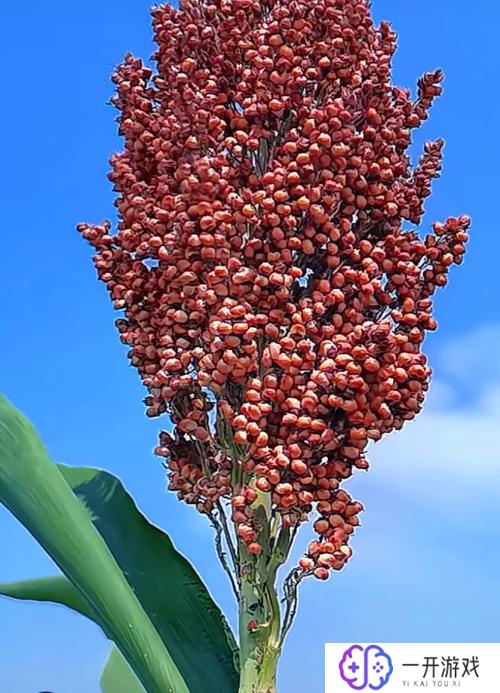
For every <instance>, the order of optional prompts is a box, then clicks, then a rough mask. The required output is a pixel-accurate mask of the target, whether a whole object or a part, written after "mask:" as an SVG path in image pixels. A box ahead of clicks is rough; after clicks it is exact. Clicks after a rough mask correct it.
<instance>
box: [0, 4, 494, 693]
mask: <svg viewBox="0 0 500 693" xmlns="http://www.w3.org/2000/svg"><path fill="white" fill-rule="evenodd" d="M148 7H149V0H119V1H118V0H106V1H105V2H97V1H96V0H87V2H85V3H61V2H60V1H59V0H44V2H43V3H42V2H39V1H38V2H37V1H35V0H23V2H19V3H18V2H12V1H11V2H9V1H8V0H0V9H1V14H2V20H3V21H2V23H1V24H2V28H1V29H0V32H1V34H2V35H1V36H0V51H1V53H2V56H1V65H2V69H3V75H4V77H3V88H2V89H3V107H2V109H1V110H0V121H1V123H0V132H1V133H2V160H3V165H2V166H1V167H0V190H1V195H2V253H1V258H2V259H1V261H0V262H1V270H0V292H1V296H2V313H3V314H2V320H1V322H0V344H1V347H0V350H1V354H2V373H1V381H0V389H1V391H3V392H5V393H6V394H7V395H8V396H9V398H10V399H11V400H12V401H13V402H14V403H15V404H16V405H17V406H19V407H20V408H21V409H22V410H24V412H25V413H26V414H27V415H28V416H29V417H30V418H31V419H32V420H33V422H34V423H35V424H36V426H37V427H38V429H39V431H40V433H41V435H42V437H43V439H44V440H45V443H46V445H47V446H48V448H49V449H50V451H51V453H52V455H53V457H54V458H55V459H56V460H58V461H64V462H66V463H69V464H76V465H94V466H100V467H105V468H107V469H110V470H112V471H113V472H115V473H117V474H119V475H120V476H121V478H122V479H123V480H124V481H125V483H126V485H127V486H128V488H129V489H130V490H131V491H132V492H133V494H134V495H135V497H136V498H137V500H138V503H139V505H140V506H141V508H142V509H143V510H144V511H145V512H146V513H147V514H148V515H149V517H151V518H152V520H153V521H155V522H157V523H158V524H160V525H161V526H163V527H164V528H166V529H167V530H168V531H169V532H170V533H171V535H172V537H173V539H174V540H175V542H176V544H177V546H178V547H179V548H180V549H181V550H182V551H183V552H185V553H186V554H187V555H188V556H189V557H190V558H191V559H192V561H193V562H194V563H195V564H196V566H197V568H198V570H199V571H200V572H201V574H202V575H203V577H204V578H205V579H206V581H207V582H208V584H209V586H210V588H211V590H212V592H213V594H214V596H215V598H216V599H217V600H218V601H219V603H220V604H221V605H222V606H223V608H224V609H225V611H226V613H228V614H233V613H234V610H233V605H232V601H231V595H230V592H229V589H228V587H227V585H226V582H225V578H224V575H223V574H222V573H221V571H220V569H219V567H218V563H217V561H216V559H215V557H214V551H213V549H212V537H211V531H210V529H209V528H208V527H207V525H206V524H205V523H204V521H203V520H202V519H201V518H199V517H198V516H197V515H196V514H195V513H194V512H193V511H191V510H189V509H187V508H184V507H181V506H180V504H178V503H177V501H176V499H175V498H174V497H173V496H171V495H168V494H166V493H165V492H164V486H165V482H164V478H163V474H162V470H161V467H160V465H159V463H158V461H156V460H155V459H154V458H153V457H152V453H151V451H152V448H153V447H154V445H155V440H156V434H157V431H158V430H159V428H160V422H158V421H157V420H156V421H148V420H146V418H145V416H144V412H143V405H142V403H141V399H142V397H143V392H142V389H141V386H140V384H139V380H138V377H137V375H136V373H135V372H134V371H133V370H132V369H131V368H130V367H129V366H128V363H127V360H126V356H125V350H124V348H123V347H122V346H121V345H120V343H119V341H118V339H117V335H116V333H115V328H114V325H113V320H114V316H113V312H112V310H111V307H110V304H109V301H108V298H107V295H106V293H105V289H104V287H103V286H102V285H100V284H98V282H97V281H96V279H95V274H94V269H93V266H92V264H91V262H90V249H89V247H87V245H86V244H85V243H84V242H83V241H82V239H81V238H80V237H79V236H78V234H77V233H76V232H75V231H74V227H75V225H76V224H77V223H78V222H80V221H82V220H86V221H97V222H98V221H101V220H102V219H103V218H104V217H107V216H110V215H111V214H112V209H113V208H112V192H111V187H110V185H109V183H108V182H107V180H106V171H107V168H108V164H107V159H108V155H109V154H110V153H111V152H112V151H113V150H114V149H116V148H118V147H119V142H118V140H117V137H116V133H115V122H114V117H115V113H114V111H113V109H112V108H111V107H109V106H107V105H106V102H107V101H108V99H109V97H110V95H111V93H112V89H111V84H110V82H109V76H110V73H111V71H112V69H113V66H114V65H115V64H116V63H117V62H119V60H120V59H121V56H122V55H123V53H124V52H126V51H132V52H133V53H135V54H137V55H140V56H144V57H148V56H149V55H150V53H151V52H152V45H151V42H150V26H149V16H148ZM374 12H375V15H376V17H377V19H382V18H387V19H390V20H391V21H392V22H393V24H394V26H395V28H396V30H397V31H398V33H399V36H400V49H399V52H398V55H397V58H396V62H395V79H396V82H397V83H399V84H401V85H404V86H412V87H413V85H414V84H415V81H416V78H417V77H418V75H419V74H420V73H421V72H423V71H425V70H430V69H433V68H435V67H442V68H443V69H444V70H445V71H446V75H447V80H446V84H445V87H446V93H445V96H444V97H443V98H442V99H441V100H440V101H439V103H438V104H437V105H436V107H435V108H434V111H433V115H432V120H431V121H430V122H429V123H428V124H427V126H426V128H425V132H424V133H423V135H422V138H421V139H422V140H423V139H424V138H425V139H432V138H434V137H436V136H443V137H445V139H446V141H447V147H446V157H445V173H444V176H443V178H442V179H441V180H440V181H439V182H438V184H437V185H436V186H435V194H434V197H433V198H432V201H430V203H429V204H428V206H427V209H428V215H427V223H428V224H430V223H431V222H432V221H433V220H437V219H440V220H441V219H443V218H446V216H448V215H455V214H460V213H468V214H470V215H471V216H472V217H473V219H474V228H473V232H472V242H471V244H470V252H469V255H468V257H467V261H466V263H465V265H464V266H463V267H461V268H460V269H458V270H455V271H454V272H453V274H452V281H451V285H450V286H449V288H447V289H446V290H445V291H443V292H441V294H440V296H439V298H438V301H437V315H438V319H439V322H440V331H439V332H438V333H437V334H435V335H433V336H432V337H431V338H430V339H429V341H428V343H427V351H428V353H429V354H430V356H431V360H432V364H433V365H434V366H435V369H436V378H435V381H434V386H433V390H432V394H431V397H430V399H429V403H428V407H427V409H426V411H425V413H424V414H423V415H421V416H420V418H419V419H418V421H417V422H415V423H414V424H411V425H410V426H408V427H407V429H406V430H405V431H403V432H402V433H400V434H397V435H396V436H391V437H390V438H389V439H388V440H386V441H383V442H382V443H380V444H379V445H378V446H377V447H376V448H375V449H374V450H373V453H372V459H373V460H374V464H373V468H372V469H371V471H370V472H369V473H368V474H363V475H360V476H358V477H357V478H356V479H355V480H353V481H352V483H351V485H350V488H351V489H352V490H353V492H354V494H355V495H357V497H358V498H360V500H362V501H363V502H364V503H365V505H366V508H367V510H366V512H365V513H364V517H363V527H362V528H361V529H360V530H359V532H358V534H357V537H356V539H355V542H354V546H355V549H356V555H355V557H354V559H353V560H352V561H351V563H350V565H349V566H348V568H347V570H345V571H344V572H343V573H342V574H341V575H339V576H338V577H337V578H336V579H335V580H332V581H330V582H328V583H327V584H319V583H317V582H310V583H309V584H306V585H305V586H304V589H303V594H302V603H301V611H300V615H299V618H298V620H297V624H296V627H295V629H294V631H293V632H292V634H291V636H290V638H289V641H288V644H287V649H286V653H285V655H284V657H283V660H282V668H281V674H280V693H299V691H304V690H307V691H311V692H312V693H316V691H317V692H318V693H319V692H320V691H322V690H323V643H324V642H325V641H331V642H334V641H341V642H349V641H363V642H366V641H374V642H377V641H379V642H405V641H409V642H415V641H417V642H418V641H428V642H440V641H441V642H453V641H462V642H471V641H472V642H474V641H479V642H488V641H497V642H498V641H500V632H499V630H500V627H499V625H498V624H499V623H500V601H499V600H498V599H497V598H496V595H497V593H498V587H499V585H500V559H499V557H498V555H499V553H498V542H499V540H500V526H499V520H500V516H499V510H498V508H499V507H500V504H499V501H500V483H499V482H500V472H499V463H500V459H499V458H500V455H499V452H498V443H497V437H498V434H497V431H498V430H499V424H500V355H499V349H498V346H499V344H500V310H499V307H498V302H497V301H498V299H497V296H498V258H499V257H500V234H499V232H498V224H497V220H496V218H495V211H494V210H495V208H496V204H495V201H496V198H497V197H498V192H497V186H498V184H497V177H498V173H497V170H498V167H497V162H498V160H499V157H500V149H499V144H498V142H499V138H498V136H497V134H496V132H495V127H496V126H495V122H497V120H498V110H499V107H500V97H499V92H498V89H497V88H496V85H497V84H498V67H499V61H498V57H497V50H498V38H497V27H498V23H499V21H500V4H499V3H498V2H496V0H475V1H474V2H469V1H468V0H439V2H436V0H420V1H419V2H418V3H408V2H401V0H374ZM0 537H1V544H0V546H1V548H0V581H6V580H11V579H16V578H22V577H35V576H39V575H44V574H50V573H51V572H53V567H52V565H51V562H50V560H49V559H48V558H47V557H46V556H45V555H44V554H43V552H42V551H41V550H40V549H39V548H38V547H37V546H36V544H35V542H34V541H33V540H32V539H31V537H30V536H29V535H28V534H27V533H26V532H25V531H24V530H23V529H22V528H21V527H20V526H19V525H18V524H17V523H16V522H15V521H14V520H13V519H12V518H11V517H10V516H9V515H8V513H7V512H6V511H5V510H3V509H0ZM303 541H304V542H305V541H306V537H303ZM0 644H1V646H0V690H1V691H6V692H7V691H8V693H38V691H42V690H47V691H53V692H54V693H98V683H97V682H98V678H99V672H100V670H101V667H102V665H103V662H104V660H105V658H106V654H107V651H108V649H109V645H108V643H107V642H106V641H105V639H104V638H103V637H102V636H101V634H100V633H99V631H98V630H97V628H95V627H94V626H93V625H91V624H89V623H86V622H85V621H84V620H83V619H82V618H80V617H77V616H74V615H72V614H71V613H68V612H66V611H65V610H64V609H61V608H58V607H51V606H39V605H32V604H19V603H14V602H10V601H8V600H2V601H0Z"/></svg>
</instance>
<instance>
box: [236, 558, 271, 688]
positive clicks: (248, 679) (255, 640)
mask: <svg viewBox="0 0 500 693" xmlns="http://www.w3.org/2000/svg"><path fill="white" fill-rule="evenodd" d="M252 559H253V560H252ZM275 581H276V571H275V570H272V571H271V572H269V571H268V566H267V565H266V561H265V560H259V559H257V560H255V557H253V556H252V557H251V556H249V554H248V552H247V551H246V549H242V560H241V593H240V605H239V607H240V608H239V614H240V666H241V676H240V688H239V693H276V670H277V666H278V659H279V656H280V653H281V648H280V608H279V602H278V597H277V594H276V587H275Z"/></svg>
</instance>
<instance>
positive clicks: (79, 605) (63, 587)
mask: <svg viewBox="0 0 500 693" xmlns="http://www.w3.org/2000/svg"><path fill="white" fill-rule="evenodd" d="M0 594H2V595H3V596H4V597H13V598H14V599H22V600H28V601H36V602H55V603H57V604H64V606H69V608H70V609H73V611H78V612H79V613H81V614H83V615H84V616H87V618H90V619H92V620H93V621H94V620H95V619H96V616H95V614H94V613H93V612H92V609H91V608H90V606H89V604H88V602H87V601H86V600H85V599H84V597H83V596H82V594H81V592H79V591H78V590H77V589H76V587H75V586H74V585H73V583H71V582H70V581H69V580H68V578H65V577H64V576H62V575H57V576H55V577H46V578H38V580H20V581H19V582H7V583H4V584H3V585H0Z"/></svg>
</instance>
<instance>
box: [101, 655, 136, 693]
mask: <svg viewBox="0 0 500 693" xmlns="http://www.w3.org/2000/svg"><path fill="white" fill-rule="evenodd" d="M101 691H102V693H146V691H145V690H144V688H143V687H142V686H141V684H140V682H139V680H138V679H137V676H136V675H135V674H134V672H133V671H132V669H131V668H130V667H129V665H128V664H127V662H126V660H125V659H124V658H123V655H122V654H121V653H120V651H119V650H117V649H116V647H114V648H113V649H112V650H111V654H110V655H109V659H108V661H107V662H106V666H105V667H104V671H103V672H102V676H101Z"/></svg>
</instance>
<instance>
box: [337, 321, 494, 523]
mask: <svg viewBox="0 0 500 693" xmlns="http://www.w3.org/2000/svg"><path fill="white" fill-rule="evenodd" d="M499 345H500V325H489V326H485V327H482V328H480V329H478V330H476V331H475V332H474V333H471V334H469V335H467V336H465V337H464V338H462V339H460V340H457V341H455V342H454V343H452V344H449V345H446V347H445V348H444V349H443V350H442V352H441V353H438V355H437V358H435V359H434V364H433V365H435V372H436V379H435V380H434V382H433V384H432V387H431V391H430V393H429V397H428V401H427V402H426V404H425V406H424V410H423V412H422V413H421V414H420V415H419V417H418V418H417V419H416V420H415V421H413V422H410V423H408V424H407V425H406V426H405V428H404V429H403V430H402V431H396V432H395V433H393V434H390V435H389V436H387V437H386V438H384V439H383V440H382V441H381V442H380V443H377V444H375V445H374V446H373V448H372V450H371V455H370V459H371V462H372V469H371V472H369V473H368V474H367V475H366V476H364V478H360V477H358V478H356V479H355V480H354V481H353V483H352V484H350V487H351V488H352V490H353V492H354V493H355V494H357V495H358V497H360V498H363V496H365V497H366V495H368V496H370V495H372V493H373V491H374V490H375V489H376V488H377V487H378V486H379V484H383V485H384V486H386V487H387V486H389V487H390V488H394V487H396V488H397V490H398V493H399V494H400V495H402V496H404V497H409V498H410V497H411V498H412V499H413V500H416V499H421V500H422V501H423V502H425V503H432V504H433V505H434V504H436V503H437V502H439V503H440V504H441V505H442V504H445V505H448V507H449V505H450V504H453V505H456V504H457V503H461V504H462V503H464V502H465V503H467V504H468V507H472V506H474V508H475V510H477V509H478V508H479V505H480V503H481V502H482V500H481V499H488V500H491V499H492V498H495V499H496V500H497V501H498V500H499V499H500V452H499V432H500V349H498V346H499Z"/></svg>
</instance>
